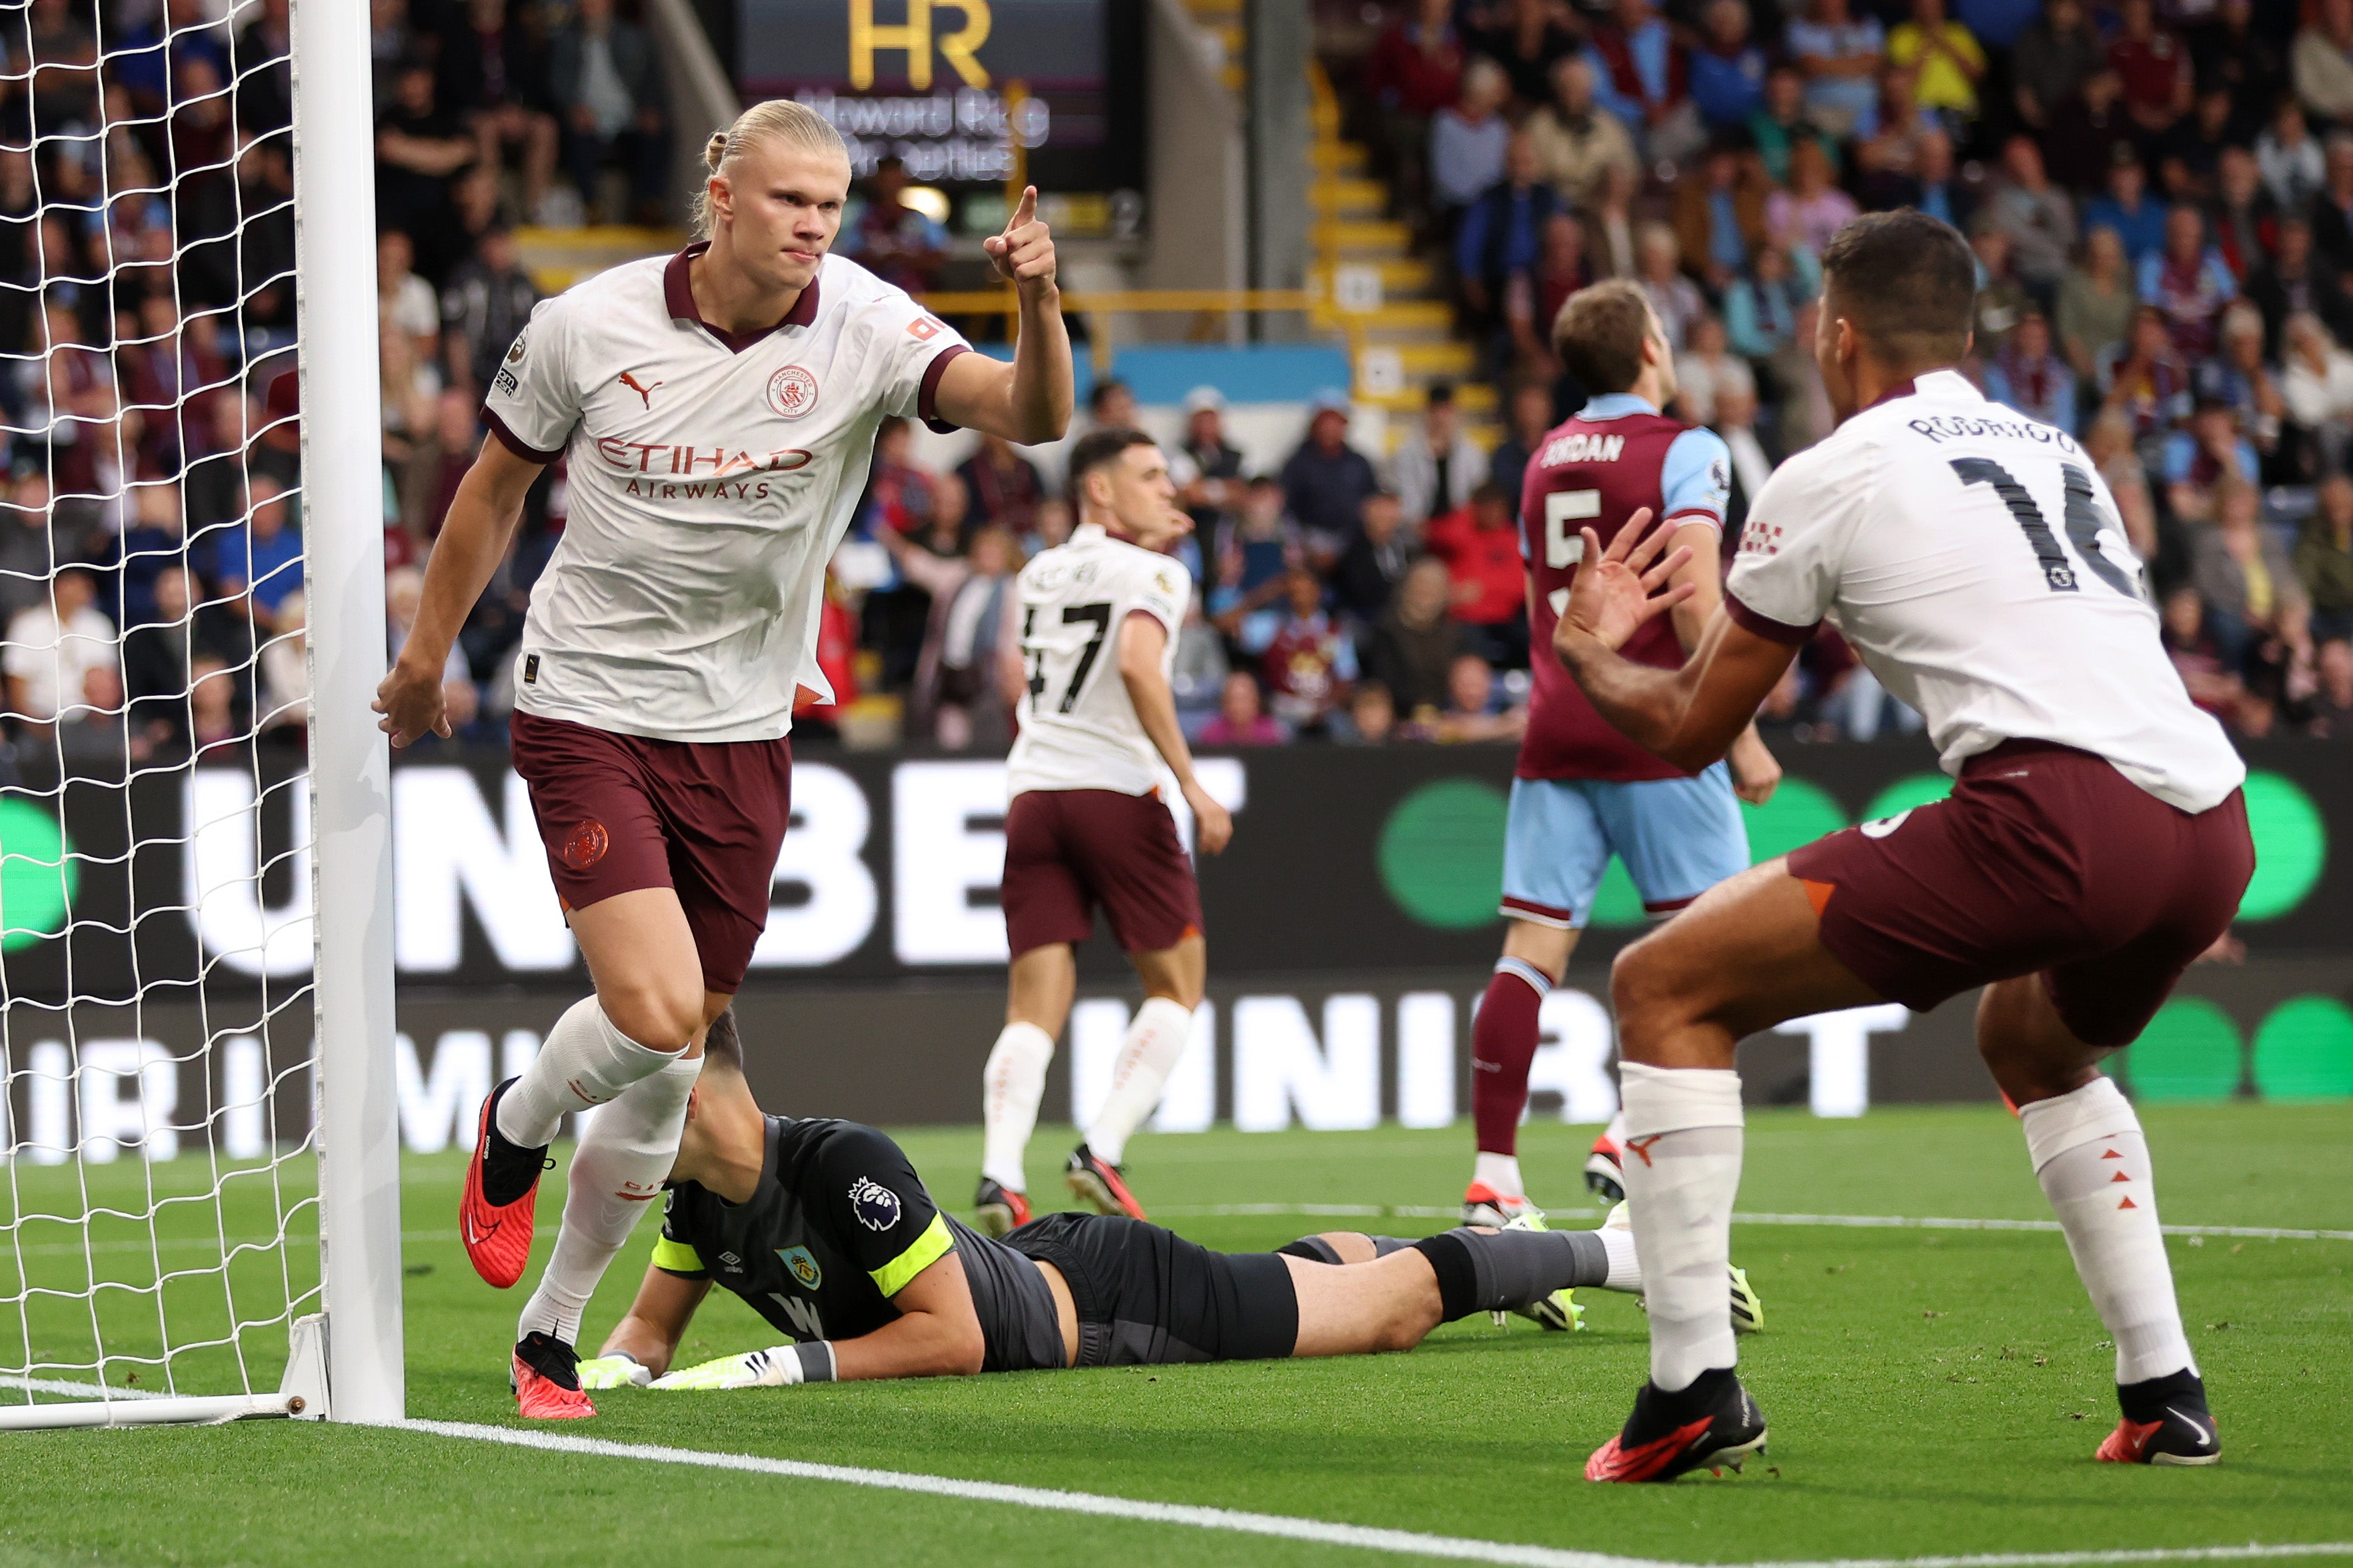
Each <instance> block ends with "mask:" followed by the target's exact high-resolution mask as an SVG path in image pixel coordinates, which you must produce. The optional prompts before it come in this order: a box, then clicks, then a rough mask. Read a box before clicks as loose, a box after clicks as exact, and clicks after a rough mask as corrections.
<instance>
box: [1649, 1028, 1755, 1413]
mask: <svg viewBox="0 0 2353 1568" xmlns="http://www.w3.org/2000/svg"><path fill="white" fill-rule="evenodd" d="M1620 1082H1621V1086H1622V1092H1623V1093H1624V1095H1625V1106H1626V1111H1625V1115H1626V1129H1625V1131H1626V1141H1625V1143H1624V1145H1623V1147H1624V1149H1625V1151H1626V1156H1625V1169H1626V1202H1627V1205H1628V1207H1629V1212H1630V1214H1631V1215H1632V1217H1633V1221H1634V1250H1635V1255H1636V1257H1637V1258H1638V1259H1639V1260H1640V1263H1641V1279H1642V1299H1643V1301H1644V1303H1645V1304H1646V1305H1647V1306H1648V1307H1649V1308H1650V1317H1651V1382H1652V1383H1654V1384H1657V1385H1658V1386H1659V1388H1660V1390H1661V1392H1662V1393H1667V1394H1673V1393H1675V1392H1677V1391H1679V1390H1681V1389H1684V1388H1688V1387H1689V1386H1691V1382H1692V1380H1693V1379H1694V1378H1695V1377H1697V1376H1698V1375H1699V1374H1700V1373H1703V1372H1705V1371H1707V1370H1709V1369H1710V1368H1711V1367H1728V1366H1732V1365H1734V1364H1735V1363H1736V1362H1737V1361H1738V1360H1739V1357H1738V1355H1737V1354H1736V1352H1734V1350H1733V1343H1732V1298H1731V1296H1730V1294H1729V1293H1728V1292H1727V1291H1726V1290H1725V1284H1724V1281H1725V1272H1726V1270H1728V1269H1729V1268H1731V1265H1732V1201H1733V1199H1734V1197H1735V1196H1736V1195H1737V1194H1738V1193H1739V1191H1740V1155H1741V1145H1742V1138H1743V1133H1742V1127H1743V1125H1744V1119H1743V1118H1742V1116H1741V1111H1740V1075H1739V1074H1738V1073H1736V1072H1734V1071H1731V1070H1730V1069H1728V1068H1654V1067H1647V1066H1645V1065H1643V1064H1642V1063H1641V1062H1628V1063H1626V1064H1625V1065H1624V1066H1623V1067H1622V1068H1620Z"/></svg>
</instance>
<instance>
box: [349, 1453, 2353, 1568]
mask: <svg viewBox="0 0 2353 1568" xmlns="http://www.w3.org/2000/svg"><path fill="white" fill-rule="evenodd" d="M386 1425H388V1426H395V1427H397V1428H398V1429H400V1430H402V1431H406V1432H426V1433H430V1434H432V1435H434V1436H441V1437H462V1438H467V1439H470V1440H472V1441H475V1442H482V1443H501V1444H505V1445H507V1446H508V1447H516V1448H537V1449H540V1450H542V1451H543V1452H547V1453H557V1454H585V1455H594V1456H596V1457H599V1458H612V1459H642V1460H646V1461H648V1462H650V1463H654V1464H665V1465H691V1466H695V1467H698V1468H705V1469H714V1470H739V1471H744V1472H747V1473H750V1474H754V1475H769V1476H786V1477H789V1478H791V1479H795V1480H807V1481H834V1482H838V1483H839V1484H841V1485H845V1486H854V1487H875V1488H880V1489H883V1490H887V1491H903V1492H921V1493H924V1494H926V1495H928V1496H932V1497H951V1498H963V1499H965V1500H968V1501H972V1502H997V1503H1009V1504H1011V1505H1013V1506H1015V1507H1017V1508H1036V1509H1047V1510H1052V1511H1055V1512H1060V1513H1084V1514H1093V1515H1096V1516H1098V1517H1101V1518H1105V1519H1129V1520H1136V1521H1141V1522H1144V1523H1147V1524H1179V1525H1187V1526H1190V1527H1192V1528H1194V1529H1197V1530H1222V1531H1230V1532H1232V1533H1235V1534H1239V1535H1265V1536H1274V1537H1278V1538H1280V1539H1282V1540H1285V1541H1310V1542H1317V1543H1318V1544H1321V1545H1327V1546H1353V1547H1356V1548H1358V1549H1360V1550H1363V1551H1367V1552H1393V1553H1396V1554H1398V1555H1401V1556H1409V1557H1436V1558H1442V1559H1446V1560H1450V1561H1453V1562H1459V1563H1507V1564H1512V1565H1514V1568H1735V1565H1714V1564H1704V1563H1672V1562H1667V1561H1664V1560H1662V1559H1659V1558H1653V1557H1617V1556H1611V1555H1609V1553H1606V1552H1572V1551H1569V1550H1567V1549H1566V1548H1563V1547H1557V1546H1525V1545H1516V1544H1514V1543H1512V1542H1503V1541H1475V1540H1472V1539H1471V1538H1469V1537H1466V1536H1460V1535H1425V1534H1422V1533H1421V1532H1419V1531H1411V1530H1382V1529H1377V1528H1375V1527H1373V1526H1370V1525H1361V1524H1340V1523H1335V1522H1334V1521H1330V1520H1322V1519H1293V1518H1292V1517H1290V1516H1288V1515H1285V1514H1278V1513H1244V1512H1241V1511H1240V1510H1233V1509H1223V1508H1200V1507H1197V1506H1194V1505H1192V1504H1188V1503H1172V1502H1147V1501H1144V1500H1139V1499H1134V1498H1122V1497H1106V1496H1103V1495H1102V1494H1100V1493H1096V1492H1072V1491H1060V1490H1056V1489H1050V1488H1047V1487H1023V1486H1013V1485H1010V1484H1008V1483H1006V1482H1002V1481H971V1480H961V1479H956V1478H955V1477H952V1476H924V1475H915V1474H911V1473H908V1472H905V1471H900V1470H870V1469H864V1468H855V1467H851V1466H847V1465H818V1464H811V1463H808V1462H807V1461H805V1460H800V1459H774V1458H766V1457H765V1456H762V1455H756V1454H714V1453H707V1452H703V1451H701V1450H697V1449H692V1448H667V1447H659V1446H657V1445H655V1444H651V1443H611V1442H607V1441H605V1440H603V1439H602V1438H597V1437H575V1436H568V1435H565V1434H562V1433H556V1432H542V1431H527V1430H520V1429H517V1428H514V1427H511V1426H480V1425H477V1424H475V1423H472V1422H465V1421H395V1422H389V1423H386ZM2326 1556H2353V1542H2292V1543H2287V1544H2282V1545H2268V1546H2267V1545H2262V1544H2258V1543H2254V1542H2250V1543H2248V1544H2247V1545H2244V1546H2182V1547H2158V1548H2153V1549H2146V1550H2138V1549H2123V1550H2118V1551H2115V1552H2018V1553H1989V1554H1987V1555H1984V1556H1976V1557H1851V1558H1837V1559H1827V1560H1821V1561H1814V1562H1767V1563H1751V1564H1748V1565H1746V1568H2075V1565H2078V1564H2093V1563H2200V1562H2227V1561H2241V1560H2246V1559H2253V1558H2269V1557H2326Z"/></svg>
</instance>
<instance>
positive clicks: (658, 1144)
mask: <svg viewBox="0 0 2353 1568" xmlns="http://www.w3.org/2000/svg"><path fill="white" fill-rule="evenodd" d="M701 1073H702V1058H701V1057H697V1058H694V1059H693V1060H692V1061H688V1060H686V1059H685V1058H677V1059H674V1060H672V1061H670V1062H669V1063H667V1064H665V1065H664V1066H663V1067H662V1068H661V1070H659V1072H656V1073H655V1074H654V1075H653V1076H652V1077H650V1078H643V1079H638V1081H637V1082H635V1083H633V1084H631V1085H630V1086H629V1087H628V1089H624V1090H623V1091H622V1092H621V1095H620V1097H619V1098H618V1099H617V1100H612V1101H610V1102H609V1103H607V1105H606V1106H605V1107H604V1108H603V1109H602V1110H598V1111H597V1112H596V1114H595V1115H593V1116H591V1117H589V1118H588V1119H587V1120H586V1121H585V1122H583V1123H582V1125H581V1129H580V1147H579V1148H578V1149H577V1150H575V1152H574V1153H573V1155H572V1171H571V1174H570V1175H569V1176H568V1177H567V1178H566V1180H567V1182H568V1186H567V1188H566V1190H565V1194H564V1225H563V1228H562V1229H561V1230H559V1231H558V1232H557V1233H556V1237H555V1252H554V1256H553V1257H551V1258H549V1259H548V1260H547V1269H546V1271H545V1272H544V1273H543V1274H542V1275H541V1276H540V1277H539V1289H536V1290H533V1292H532V1293H531V1300H528V1301H526V1302H524V1303H523V1309H522V1319H521V1321H518V1322H517V1323H516V1325H515V1338H517V1339H522V1337H523V1336H524V1335H525V1334H528V1333H532V1332H533V1331H538V1332H542V1333H548V1334H553V1335H554V1337H555V1338H557V1339H559V1340H562V1341H563V1342H565V1343H566V1344H568V1345H577V1344H578V1343H579V1342H580V1314H581V1312H582V1311H583V1310H585V1309H586V1307H587V1305H588V1298H589V1297H590V1296H592V1295H595V1294H596V1282H597V1281H598V1280H599V1279H603V1278H604V1277H605V1268H606V1266H607V1264H609V1263H611V1262H612V1261H613V1254H615V1253H617V1252H618V1251H619V1250H620V1249H621V1244H622V1243H623V1242H625V1241H627V1240H628V1239H629V1232H630V1230H631V1229H632V1228H634V1227H635V1226H636V1225H637V1223H638V1217H639V1216H640V1215H643V1214H644V1213H645V1212H646V1211H647V1210H648V1209H649V1208H652V1207H654V1206H655V1205H654V1200H655V1199H656V1198H659V1197H660V1196H661V1189H662V1183H664V1182H665V1181H667V1180H669V1179H670V1166H671V1164H672V1163H675V1162H676V1161H677V1159H678V1142H679V1137H680V1135H681V1133H682V1132H683V1131H685V1129H686V1097H687V1094H688V1092H689V1091H690V1090H691V1089H693V1088H694V1080H695V1079H696V1077H697V1076H699V1075H700V1074H701Z"/></svg>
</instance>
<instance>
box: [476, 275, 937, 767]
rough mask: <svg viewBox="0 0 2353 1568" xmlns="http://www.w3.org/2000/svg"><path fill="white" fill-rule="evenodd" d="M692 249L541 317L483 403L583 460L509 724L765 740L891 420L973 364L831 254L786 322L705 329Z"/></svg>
mask: <svg viewBox="0 0 2353 1568" xmlns="http://www.w3.org/2000/svg"><path fill="white" fill-rule="evenodd" d="M701 249H702V247H701V246H690V247H687V248H686V249H685V250H683V251H681V252H680V253H679V254H678V255H676V256H674V257H671V258H669V259H668V260H666V261H665V260H663V259H661V258H648V259H646V260H643V261H635V262H630V263H628V264H627V265H625V266H621V267H617V268H612V269H611V270H610V271H607V272H604V273H600V274H598V275H597V276H596V277H595V278H593V279H589V280H588V281H586V282H585V283H582V284H580V285H579V286H578V287H576V288H575V289H572V290H570V291H569V292H568V293H565V294H564V295H562V296H560V297H558V298H556V299H554V300H547V301H545V302H544V303H543V304H541V305H540V306H539V307H538V308H537V309H536V310H533V312H532V318H531V321H530V323H529V324H528V325H526V326H525V327H524V329H523V330H522V332H521V333H520V334H518V335H517V336H516V338H515V341H514V344H513V346H512V348H510V349H508V351H507V355H506V361H505V363H503V364H501V366H500V368H499V371H498V374H497V375H496V377H495V378H494V380H493V383H492V384H491V390H490V395H489V396H488V398H487V399H486V400H485V403H484V414H485V416H486V418H487V419H488V421H489V424H490V426H491V433H492V435H493V436H495V437H497V439H498V440H500V441H501V442H502V443H504V444H505V446H506V447H508V448H509V449H511V450H512V451H513V452H515V453H516V454H518V455H519V456H522V457H523V458H529V459H531V460H532V461H534V462H543V463H544V462H553V461H554V460H555V458H558V457H559V456H563V455H565V453H567V452H568V453H569V454H570V458H571V462H570V466H569V468H568V475H569V483H570V495H571V501H570V508H571V510H570V515H569V517H568V519H567V521H566V522H565V530H564V535H563V539H562V541H561V542H559V543H558V545H557V546H556V550H555V553H554V558H553V559H552V560H551V561H550V562H549V563H548V565H547V569H546V571H545V572H543V574H541V576H540V579H539V581H538V583H537V584H535V585H534V586H533V589H532V595H531V610H530V614H529V615H528V616H526V617H525V619H524V622H523V634H522V647H521V648H520V650H519V651H518V654H517V660H518V662H517V665H516V668H515V705H516V706H517V707H519V708H521V709H522V710H524V711H526V712H530V713H535V714H538V715H540V716H542V717H543V718H549V719H565V720H570V721H574V722H575V723H580V724H586V725H588V726H590V727H592V728H595V729H599V730H607V731H616V732H618V733H621V734H629V735H644V736H649V737H652V738H654V739H657V740H668V741H772V740H775V739H776V738H777V737H778V736H781V735H783V734H785V733H786V731H788V730H790V729H791V727H792V712H793V700H794V696H795V692H796V689H797V688H798V687H804V686H805V687H807V688H808V689H810V690H812V691H814V692H816V693H818V696H819V697H820V699H821V700H831V698H832V695H833V691H832V688H831V687H830V686H829V685H828V683H827V681H826V678H825V676H824V675H823V673H822V672H820V671H819V669H818V662H817V637H818V619H819V614H820V607H821V600H822V598H823V595H824V592H825V571H826V564H827V563H828V561H829V560H831V559H832V556H833V552H834V548H835V546H836V545H838V544H839V542H841V537H842V534H843V533H844V532H845V531H847V530H848V528H849V523H850V520H851V516H852V514H853V513H854V511H855V510H856V509H857V505H858V498H859V496H860V493H861V492H862V491H863V490H864V489H865V485H866V473H867V468H868V466H869V464H870V463H871V460H872V458H873V452H874V435H875V431H876V429H877V427H878V426H880V425H881V421H882V419H883V417H884V416H887V415H918V416H922V417H923V418H925V419H927V420H935V419H936V415H937V409H936V406H935V399H936V396H937V393H938V387H939V379H940V374H941V373H942V372H943V371H944V370H945V369H946V367H947V364H948V362H949V361H950V360H951V359H953V358H954V357H955V355H956V354H958V353H963V352H965V344H964V342H963V340H962V339H961V338H959V337H958V336H957V335H956V333H955V331H954V330H953V329H951V328H949V327H948V326H946V325H945V324H944V323H943V322H942V321H939V320H938V319H937V318H936V317H934V316H931V315H929V314H927V313H926V312H925V311H924V310H923V307H922V306H921V305H919V304H917V303H915V301H914V300H912V299H910V298H909V297H908V296H907V295H906V293H905V292H904V291H902V290H901V289H894V288H892V286H890V285H889V284H887V283H884V282H882V281H881V279H877V278H876V277H874V275H873V274H871V273H870V272H868V271H867V270H866V269H865V268H862V267H860V266H859V265H858V264H857V263H856V262H853V261H848V260H845V259H843V258H840V257H838V256H828V257H827V258H825V260H824V262H823V263H822V264H821V265H820V267H819V268H818V275H817V278H816V279H814V280H813V281H812V282H811V283H810V285H809V286H808V287H807V288H806V289H802V290H801V294H800V298H799V299H798V300H797V301H796V302H795V304H794V307H793V310H792V311H791V313H790V314H788V315H787V316H786V318H785V320H784V321H781V322H779V323H778V324H777V325H776V327H774V328H772V329H770V330H769V331H765V332H756V333H751V334H738V333H733V332H728V331H722V330H721V329H718V328H715V327H712V326H711V325H710V324H708V323H707V322H705V321H703V320H702V314H701V312H700V311H699V310H697V309H696V307H695V303H694V293H693V289H692V288H691V285H690V278H689V264H690V262H691V259H692V258H693V257H694V256H695V255H696V254H697V253H698V252H699V251H700V250H701Z"/></svg>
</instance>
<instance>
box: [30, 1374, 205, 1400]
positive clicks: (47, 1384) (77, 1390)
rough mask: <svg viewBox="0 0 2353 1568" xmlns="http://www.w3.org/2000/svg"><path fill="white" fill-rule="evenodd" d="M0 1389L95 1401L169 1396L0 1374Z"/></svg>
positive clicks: (151, 1391) (89, 1384) (152, 1392)
mask: <svg viewBox="0 0 2353 1568" xmlns="http://www.w3.org/2000/svg"><path fill="white" fill-rule="evenodd" d="M0 1388H14V1389H17V1390H20V1391H22V1392H24V1393H27V1394H82V1395H86V1396H89V1397H91V1398H96V1399H168V1398H170V1397H171V1395H169V1394H159V1393H156V1392H154V1391H153V1390H152V1389H145V1388H111V1387H108V1386H106V1385H105V1384H96V1383H68V1382H66V1381H64V1380H63V1379H61V1378H55V1377H17V1376H16V1375H14V1374H13V1373H8V1374H0Z"/></svg>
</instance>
